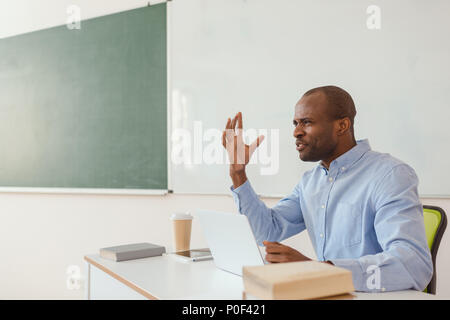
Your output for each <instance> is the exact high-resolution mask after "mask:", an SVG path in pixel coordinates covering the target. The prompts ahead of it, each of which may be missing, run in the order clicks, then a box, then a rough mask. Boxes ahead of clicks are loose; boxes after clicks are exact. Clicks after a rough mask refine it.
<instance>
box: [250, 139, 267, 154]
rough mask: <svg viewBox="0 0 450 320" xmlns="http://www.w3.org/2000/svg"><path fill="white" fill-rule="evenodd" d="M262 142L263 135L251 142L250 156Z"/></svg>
mask: <svg viewBox="0 0 450 320" xmlns="http://www.w3.org/2000/svg"><path fill="white" fill-rule="evenodd" d="M263 141H264V135H260V136H259V137H258V138H256V140H255V141H253V142H252V144H251V145H250V147H249V148H250V149H249V150H250V154H252V153H253V152H254V151H255V150H256V148H258V147H259V145H260V144H261V143H262V142H263Z"/></svg>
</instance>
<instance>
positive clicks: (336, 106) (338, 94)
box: [303, 86, 356, 137]
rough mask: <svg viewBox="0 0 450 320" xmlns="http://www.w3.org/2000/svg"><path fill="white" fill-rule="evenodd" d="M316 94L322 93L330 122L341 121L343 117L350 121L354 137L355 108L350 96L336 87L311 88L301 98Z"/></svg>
mask: <svg viewBox="0 0 450 320" xmlns="http://www.w3.org/2000/svg"><path fill="white" fill-rule="evenodd" d="M316 92H322V93H323V94H324V95H325V97H326V99H327V102H328V107H329V110H330V113H329V116H330V117H331V119H332V120H337V119H342V118H345V117H348V118H349V119H350V122H351V127H350V130H351V133H352V135H353V137H354V136H355V134H354V130H353V123H354V121H355V116H356V108H355V103H354V102H353V99H352V96H351V95H350V94H349V93H348V92H347V91H345V90H344V89H342V88H339V87H336V86H323V87H317V88H313V89H311V90H308V91H306V92H305V94H304V95H303V96H304V97H306V96H309V95H311V94H313V93H316Z"/></svg>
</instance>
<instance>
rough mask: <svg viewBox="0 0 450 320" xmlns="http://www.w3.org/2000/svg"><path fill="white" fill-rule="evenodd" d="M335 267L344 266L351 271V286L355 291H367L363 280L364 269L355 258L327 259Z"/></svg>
mask: <svg viewBox="0 0 450 320" xmlns="http://www.w3.org/2000/svg"><path fill="white" fill-rule="evenodd" d="M329 261H331V262H332V263H333V264H334V265H335V266H336V267H340V268H344V269H347V270H350V271H351V272H352V280H353V286H354V287H355V290H356V291H367V288H366V284H365V281H364V277H363V275H364V270H363V269H362V267H361V265H360V264H359V262H358V260H357V259H329Z"/></svg>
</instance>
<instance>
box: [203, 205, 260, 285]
mask: <svg viewBox="0 0 450 320" xmlns="http://www.w3.org/2000/svg"><path fill="white" fill-rule="evenodd" d="M196 216H197V217H198V219H199V221H200V225H201V228H202V230H203V234H204V235H205V239H206V242H207V243H208V246H209V249H210V250H211V253H212V256H213V258H214V263H215V265H216V267H217V268H219V269H222V270H225V271H228V272H231V273H234V274H236V275H240V276H242V267H243V266H259V265H264V264H266V263H267V262H266V261H265V260H264V258H263V255H262V254H261V251H260V249H259V246H258V244H257V243H256V240H255V237H254V235H253V232H252V229H251V227H250V223H249V222H248V219H247V217H246V216H245V215H242V214H235V213H226V212H217V211H206V210H198V211H197V212H196Z"/></svg>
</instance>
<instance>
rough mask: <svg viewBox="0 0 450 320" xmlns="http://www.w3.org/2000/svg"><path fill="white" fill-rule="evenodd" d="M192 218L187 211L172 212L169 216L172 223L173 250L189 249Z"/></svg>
mask: <svg viewBox="0 0 450 320" xmlns="http://www.w3.org/2000/svg"><path fill="white" fill-rule="evenodd" d="M193 218H194V217H193V216H192V215H190V214H189V213H174V214H172V216H171V217H170V219H171V220H172V225H173V242H174V246H175V251H185V250H189V249H190V246H191V228H192V219H193Z"/></svg>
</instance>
